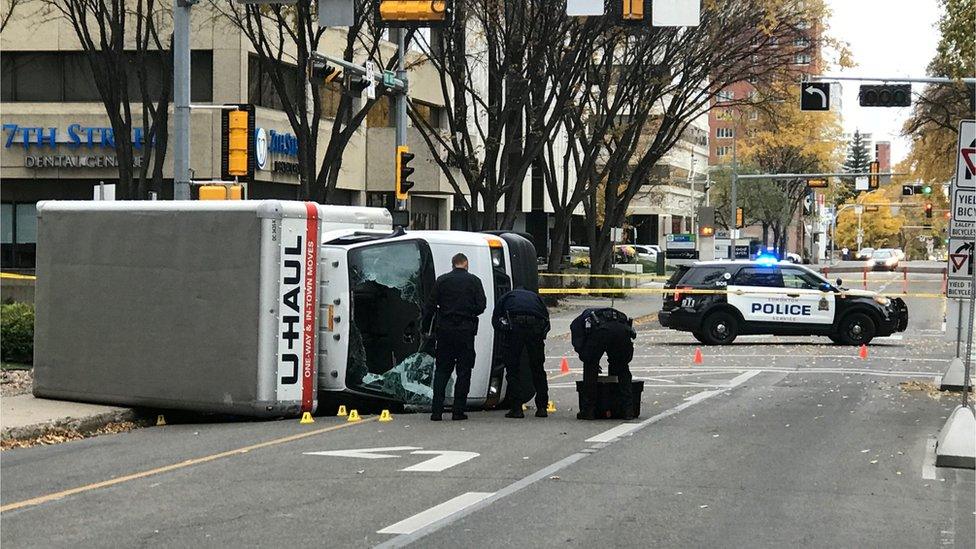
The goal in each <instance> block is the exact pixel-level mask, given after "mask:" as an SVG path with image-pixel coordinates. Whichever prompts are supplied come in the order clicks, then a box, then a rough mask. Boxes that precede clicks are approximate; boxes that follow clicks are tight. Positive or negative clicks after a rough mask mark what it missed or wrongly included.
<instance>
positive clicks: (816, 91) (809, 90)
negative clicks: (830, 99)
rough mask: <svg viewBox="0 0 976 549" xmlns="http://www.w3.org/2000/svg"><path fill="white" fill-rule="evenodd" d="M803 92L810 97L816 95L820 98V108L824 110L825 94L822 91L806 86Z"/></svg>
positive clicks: (825, 105)
mask: <svg viewBox="0 0 976 549" xmlns="http://www.w3.org/2000/svg"><path fill="white" fill-rule="evenodd" d="M803 91H805V92H806V93H809V94H810V95H813V94H818V95H819V96H820V107H821V108H824V109H826V108H827V94H826V93H824V91H823V90H821V89H819V88H814V87H813V86H807V87H806V88H804V89H803Z"/></svg>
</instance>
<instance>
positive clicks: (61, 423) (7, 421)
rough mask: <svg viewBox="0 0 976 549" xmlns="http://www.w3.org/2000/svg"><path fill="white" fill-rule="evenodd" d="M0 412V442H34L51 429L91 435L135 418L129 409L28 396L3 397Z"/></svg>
mask: <svg viewBox="0 0 976 549" xmlns="http://www.w3.org/2000/svg"><path fill="white" fill-rule="evenodd" d="M0 410H2V413H0V426H2V436H0V438H2V439H4V440H7V439H26V438H35V437H39V436H42V435H44V434H45V433H47V432H49V431H51V430H53V429H66V430H73V431H80V432H86V431H92V430H95V429H98V428H100V427H102V426H104V425H105V424H107V423H112V422H118V421H131V420H133V419H135V417H136V414H135V411H134V410H131V409H129V408H118V407H115V406H101V405H97V404H84V403H81V402H69V401H66V400H48V399H46V398H35V397H34V395H30V394H27V395H16V396H9V397H3V399H2V401H0Z"/></svg>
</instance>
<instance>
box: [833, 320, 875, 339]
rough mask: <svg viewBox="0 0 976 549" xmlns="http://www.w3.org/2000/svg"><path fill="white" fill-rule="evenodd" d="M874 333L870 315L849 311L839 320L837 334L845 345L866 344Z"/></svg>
mask: <svg viewBox="0 0 976 549" xmlns="http://www.w3.org/2000/svg"><path fill="white" fill-rule="evenodd" d="M874 333H875V327H874V321H873V320H871V317H870V316H868V315H866V314H864V313H851V314H849V315H847V316H846V317H844V320H842V321H841V323H840V329H839V332H838V334H837V336H838V337H839V339H840V340H841V342H842V343H844V344H845V345H867V344H868V343H870V342H871V340H872V339H874Z"/></svg>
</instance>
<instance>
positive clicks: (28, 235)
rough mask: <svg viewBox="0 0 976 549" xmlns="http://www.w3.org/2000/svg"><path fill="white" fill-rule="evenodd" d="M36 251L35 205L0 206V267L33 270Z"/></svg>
mask: <svg viewBox="0 0 976 549" xmlns="http://www.w3.org/2000/svg"><path fill="white" fill-rule="evenodd" d="M36 251H37V205H36V204H33V203H23V204H16V203H10V202H4V203H3V204H0V256H2V260H0V265H2V267H3V268H5V269H33V268H34V260H35V253H36Z"/></svg>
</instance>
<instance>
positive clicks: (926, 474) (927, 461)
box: [922, 438, 938, 480]
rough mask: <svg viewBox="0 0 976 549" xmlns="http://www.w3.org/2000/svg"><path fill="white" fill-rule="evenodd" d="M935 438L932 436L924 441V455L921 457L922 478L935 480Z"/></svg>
mask: <svg viewBox="0 0 976 549" xmlns="http://www.w3.org/2000/svg"><path fill="white" fill-rule="evenodd" d="M937 442H938V441H937V440H936V439H934V438H930V439H928V441H926V443H925V457H924V458H922V478H923V479H924V480H935V478H936V474H935V473H936V471H935V447H936V445H937Z"/></svg>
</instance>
